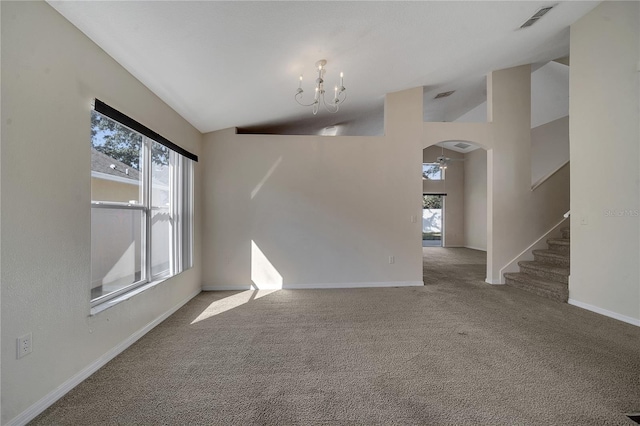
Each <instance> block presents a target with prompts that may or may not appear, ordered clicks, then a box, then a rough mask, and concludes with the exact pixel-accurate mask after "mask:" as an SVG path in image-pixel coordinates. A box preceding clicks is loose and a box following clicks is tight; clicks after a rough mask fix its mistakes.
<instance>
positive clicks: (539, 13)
mask: <svg viewBox="0 0 640 426" xmlns="http://www.w3.org/2000/svg"><path fill="white" fill-rule="evenodd" d="M551 9H553V6H548V7H543V8H542V9H539V10H538V11H537V12H536V13H534V14H533V16H532V17H531V18H529V19H527V22H525V23H524V24H522V25H520V28H527V27H530V26H532V25H533V24H535V23H536V22H538V20H539V19H540V18H542V17H543V16H544V15H546V13H547V12H549V11H550V10H551Z"/></svg>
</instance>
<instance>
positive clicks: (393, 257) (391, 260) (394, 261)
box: [389, 256, 396, 265]
mask: <svg viewBox="0 0 640 426" xmlns="http://www.w3.org/2000/svg"><path fill="white" fill-rule="evenodd" d="M394 263H396V257H395V256H389V264H390V265H392V264H394Z"/></svg>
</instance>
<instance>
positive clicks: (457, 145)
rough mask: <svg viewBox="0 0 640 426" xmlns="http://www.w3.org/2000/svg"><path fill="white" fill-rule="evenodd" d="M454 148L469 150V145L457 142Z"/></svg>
mask: <svg viewBox="0 0 640 426" xmlns="http://www.w3.org/2000/svg"><path fill="white" fill-rule="evenodd" d="M454 146H455V147H457V148H460V149H467V148H469V147H470V146H471V144H468V143H464V142H458V143H457V144H455V145H454Z"/></svg>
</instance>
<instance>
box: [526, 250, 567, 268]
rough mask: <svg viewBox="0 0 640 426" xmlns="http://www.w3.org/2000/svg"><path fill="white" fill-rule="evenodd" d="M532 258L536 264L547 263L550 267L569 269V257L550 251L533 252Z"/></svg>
mask: <svg viewBox="0 0 640 426" xmlns="http://www.w3.org/2000/svg"><path fill="white" fill-rule="evenodd" d="M533 258H534V259H535V260H536V261H537V262H542V263H549V264H551V265H556V266H562V267H564V268H568V267H569V255H567V254H563V253H558V252H556V251H551V250H547V249H545V250H534V251H533Z"/></svg>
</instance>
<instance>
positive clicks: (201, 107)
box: [49, 1, 598, 133]
mask: <svg viewBox="0 0 640 426" xmlns="http://www.w3.org/2000/svg"><path fill="white" fill-rule="evenodd" d="M49 3H50V4H51V6H53V7H54V8H55V9H56V10H58V11H59V12H60V13H61V14H62V15H63V16H64V17H66V18H67V19H68V20H69V21H71V22H72V23H73V24H74V25H75V26H77V27H78V28H79V29H80V30H81V31H82V32H84V33H85V34H86V35H87V36H88V37H89V38H91V39H92V40H93V41H94V42H96V43H97V44H98V45H99V46H100V47H102V48H103V49H104V50H105V51H106V52H107V53H108V54H109V55H111V56H112V57H113V58H114V59H115V60H116V61H118V62H119V63H120V64H121V65H122V66H124V67H125V68H126V69H127V70H128V71H129V72H131V73H132V74H133V75H134V76H135V77H136V78H138V79H139V80H140V81H141V82H142V83H144V84H145V85H146V86H147V87H148V88H149V89H150V90H152V91H153V92H154V93H156V94H157V95H158V96H159V97H160V98H161V99H162V100H164V101H165V102H166V103H167V104H168V105H170V106H171V107H172V108H173V109H175V110H176V111H177V112H178V113H179V114H180V115H181V116H183V117H184V118H185V119H186V120H188V121H189V122H190V123H191V124H193V125H194V126H195V127H196V128H197V129H198V130H200V131H201V132H203V133H204V132H210V131H214V130H219V129H223V128H228V127H243V128H249V129H254V130H256V129H257V130H260V129H270V128H271V129H274V128H281V129H287V128H289V129H290V130H291V129H292V128H297V129H303V130H299V131H300V132H306V133H317V132H319V131H321V130H322V129H323V128H324V127H326V126H330V125H333V124H336V123H340V122H348V121H354V120H358V119H359V118H361V117H364V116H372V115H373V116H375V115H376V114H379V111H380V109H381V106H382V103H383V99H384V95H385V94H386V93H389V92H394V91H398V90H403V89H408V88H412V87H418V86H424V88H425V89H424V90H425V119H427V120H429V119H434V120H437V121H441V120H450V119H451V117H454V116H456V115H457V116H459V115H462V114H464V113H465V112H467V111H469V110H470V109H472V108H473V107H475V106H477V105H478V104H480V103H481V102H482V101H483V100H484V99H483V97H485V96H486V94H485V93H484V87H483V82H484V76H485V75H486V74H487V73H488V72H490V71H492V70H496V69H502V68H507V67H511V66H516V65H522V64H527V63H544V62H547V61H549V60H552V59H556V58H560V57H563V56H566V55H567V54H568V53H569V26H570V25H571V24H572V23H573V22H575V21H576V20H577V19H579V18H580V17H581V16H583V15H584V14H586V13H587V12H588V11H589V10H591V9H592V8H593V7H595V6H596V5H597V4H598V2H581V1H564V2H562V1H561V2H559V3H558V4H557V6H556V7H554V8H553V9H552V10H551V11H550V12H549V13H548V14H547V15H546V16H544V17H543V18H542V19H540V20H539V21H538V22H537V23H536V24H535V25H533V26H532V27H530V28H527V29H520V28H519V27H520V25H521V24H522V23H524V22H525V21H526V20H527V19H528V18H529V17H530V16H531V15H533V14H534V13H535V12H536V11H537V10H538V9H539V8H541V7H543V6H549V5H553V4H555V3H553V2H545V1H531V2H528V1H497V2H485V1H468V2H466V1H459V2H458V1H446V2H432V1H428V2H396V1H386V2H365V1H356V2H330V1H318V2H271V1H259V2H215V1H211V2H181V1H178V2H169V1H168V2H147V1H140V2H138V1H119V2H92V1H78V2H67V1H64V2H58V1H50V2H49ZM319 59H326V60H327V61H328V63H327V66H326V69H327V74H326V77H325V78H326V80H327V82H328V84H329V85H330V86H331V87H333V84H334V82H337V79H338V76H339V73H340V72H341V71H343V72H344V73H345V78H344V85H345V87H346V88H347V91H348V99H347V102H346V103H345V104H344V106H343V107H342V108H341V110H340V112H339V113H338V114H335V115H333V114H328V113H326V112H320V113H319V114H318V115H317V116H315V117H314V116H312V115H311V111H310V110H309V109H308V108H303V107H301V106H299V105H298V104H297V103H296V102H295V101H294V94H295V90H296V88H297V87H298V76H299V75H300V74H303V75H304V76H305V81H304V82H303V88H304V89H305V90H306V93H310V92H312V91H313V87H312V81H313V80H314V79H315V75H314V71H315V68H314V64H315V62H316V61H317V60H319ZM448 90H456V93H455V94H454V95H452V96H451V97H449V98H445V99H443V100H441V101H438V102H434V101H433V95H435V94H436V93H438V92H442V91H448Z"/></svg>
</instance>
